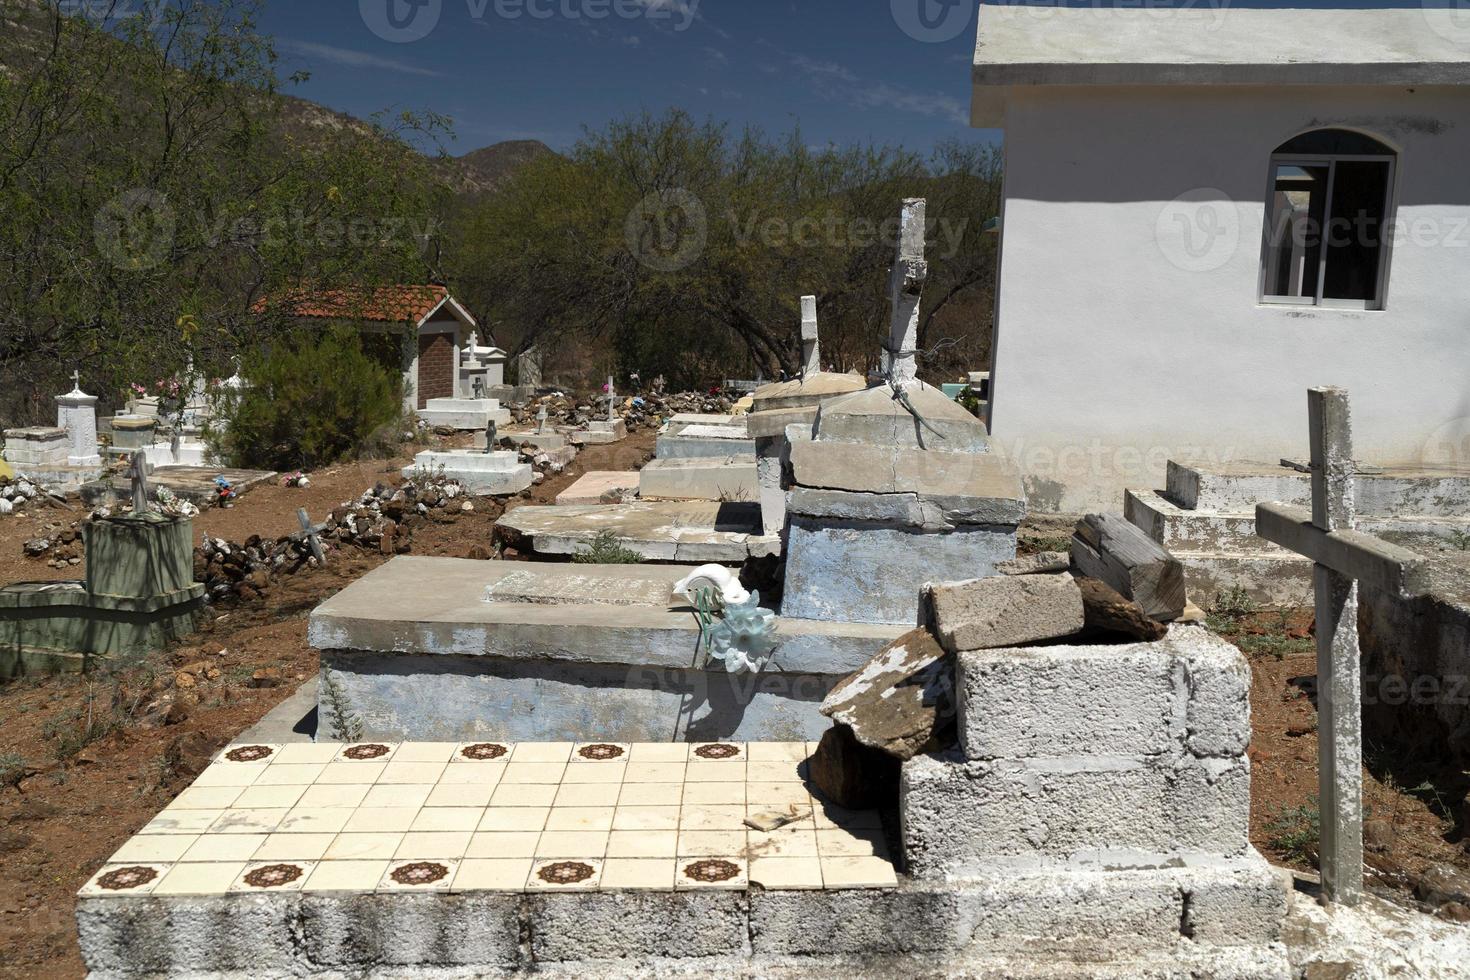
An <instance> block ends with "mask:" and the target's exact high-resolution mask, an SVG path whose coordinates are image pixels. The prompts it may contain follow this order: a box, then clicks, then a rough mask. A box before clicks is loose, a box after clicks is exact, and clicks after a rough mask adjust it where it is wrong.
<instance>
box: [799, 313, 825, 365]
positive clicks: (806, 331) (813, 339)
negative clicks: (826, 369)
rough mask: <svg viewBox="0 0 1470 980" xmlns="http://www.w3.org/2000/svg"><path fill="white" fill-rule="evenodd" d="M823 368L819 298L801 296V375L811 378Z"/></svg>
mask: <svg viewBox="0 0 1470 980" xmlns="http://www.w3.org/2000/svg"><path fill="white" fill-rule="evenodd" d="M820 370H822V346H821V341H820V340H819V339H818V337H817V298H816V297H815V296H803V297H802V298H801V376H802V377H803V378H810V377H811V376H812V375H814V374H816V373H817V372H818V371H820Z"/></svg>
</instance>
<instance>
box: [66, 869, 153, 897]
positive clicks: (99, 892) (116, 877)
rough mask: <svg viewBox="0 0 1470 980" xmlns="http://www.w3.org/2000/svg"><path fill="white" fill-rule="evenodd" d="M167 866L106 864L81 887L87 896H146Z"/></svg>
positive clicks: (83, 893)
mask: <svg viewBox="0 0 1470 980" xmlns="http://www.w3.org/2000/svg"><path fill="white" fill-rule="evenodd" d="M168 869H169V865H167V864H157V863H151V862H150V863H134V864H106V865H103V867H102V870H101V871H98V872H97V873H96V874H95V875H93V876H92V880H91V881H89V882H87V883H86V884H85V885H83V886H82V890H81V892H80V893H79V894H82V895H87V896H114V895H121V896H126V895H147V894H148V893H149V892H151V891H153V889H154V887H155V886H156V885H157V884H158V882H159V881H160V880H161V879H162V878H163V876H164V875H165V874H167V873H168Z"/></svg>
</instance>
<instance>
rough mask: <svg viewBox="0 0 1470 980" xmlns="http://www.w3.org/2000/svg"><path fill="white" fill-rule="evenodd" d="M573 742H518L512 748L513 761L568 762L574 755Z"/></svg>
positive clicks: (511, 757)
mask: <svg viewBox="0 0 1470 980" xmlns="http://www.w3.org/2000/svg"><path fill="white" fill-rule="evenodd" d="M572 747H573V743H571V742H518V743H517V744H516V745H515V747H514V748H513V749H512V750H511V753H510V761H511V762H567V761H568V760H570V759H571V757H572Z"/></svg>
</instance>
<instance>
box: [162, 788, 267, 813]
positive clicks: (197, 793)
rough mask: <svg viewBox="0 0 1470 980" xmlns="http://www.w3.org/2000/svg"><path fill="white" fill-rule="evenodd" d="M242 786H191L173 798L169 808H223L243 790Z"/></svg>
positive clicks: (233, 800)
mask: <svg viewBox="0 0 1470 980" xmlns="http://www.w3.org/2000/svg"><path fill="white" fill-rule="evenodd" d="M246 788H247V787H243V786H197V787H196V786H191V787H189V788H188V789H186V790H184V791H183V792H182V793H180V794H179V795H178V796H176V797H175V798H174V801H173V802H172V803H170V804H169V805H168V808H169V809H170V810H224V809H228V808H229V806H230V805H231V804H232V803H234V802H235V800H236V798H238V797H239V795H240V794H241V793H242V792H244V791H245V789H246Z"/></svg>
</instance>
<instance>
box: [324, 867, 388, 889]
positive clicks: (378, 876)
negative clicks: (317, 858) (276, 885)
mask: <svg viewBox="0 0 1470 980" xmlns="http://www.w3.org/2000/svg"><path fill="white" fill-rule="evenodd" d="M388 863H389V862H387V861H323V862H321V863H320V864H318V865H317V866H316V867H315V868H313V869H312V872H311V876H310V877H309V878H307V879H306V885H305V886H304V890H305V891H309V892H371V891H376V890H377V888H378V883H379V882H380V881H382V880H383V876H384V875H385V874H387V873H388Z"/></svg>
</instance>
